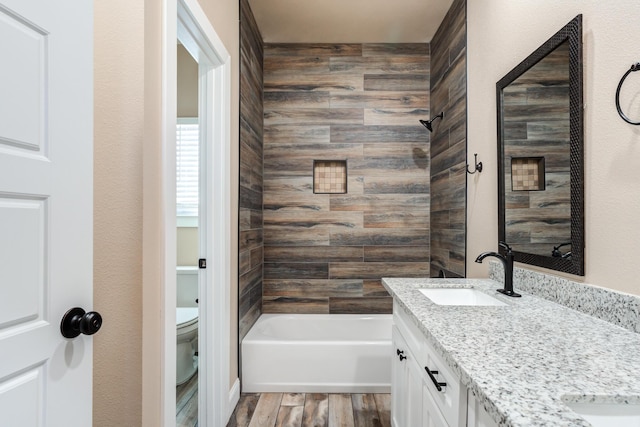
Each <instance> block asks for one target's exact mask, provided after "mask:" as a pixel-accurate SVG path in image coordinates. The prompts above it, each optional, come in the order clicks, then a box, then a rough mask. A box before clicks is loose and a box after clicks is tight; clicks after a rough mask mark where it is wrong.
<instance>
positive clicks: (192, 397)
mask: <svg viewBox="0 0 640 427" xmlns="http://www.w3.org/2000/svg"><path fill="white" fill-rule="evenodd" d="M197 425H198V375H197V374H196V375H194V376H193V377H191V379H190V380H189V381H187V382H186V383H184V384H182V385H179V386H178V387H177V388H176V427H195V426H197Z"/></svg>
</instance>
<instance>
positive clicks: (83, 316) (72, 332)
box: [60, 307, 102, 338]
mask: <svg viewBox="0 0 640 427" xmlns="http://www.w3.org/2000/svg"><path fill="white" fill-rule="evenodd" d="M101 326H102V316H100V313H98V312H97V311H90V312H88V313H86V312H85V311H84V310H83V309H81V308H80V307H74V308H72V309H71V310H69V311H67V312H66V313H65V314H64V316H62V321H61V322H60V332H61V333H62V336H63V337H65V338H75V337H77V336H78V335H80V334H85V335H93V334H95V333H96V332H98V331H99V330H100V327H101Z"/></svg>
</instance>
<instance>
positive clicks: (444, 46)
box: [430, 0, 491, 277]
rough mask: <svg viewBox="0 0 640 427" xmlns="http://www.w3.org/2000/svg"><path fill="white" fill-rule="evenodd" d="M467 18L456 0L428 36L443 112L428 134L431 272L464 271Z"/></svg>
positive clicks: (438, 107) (434, 87)
mask: <svg viewBox="0 0 640 427" xmlns="http://www.w3.org/2000/svg"><path fill="white" fill-rule="evenodd" d="M466 21H467V18H466V1H465V0H455V1H454V2H453V4H452V5H451V8H450V9H449V12H448V13H447V15H446V16H445V18H444V20H443V21H442V24H440V28H439V29H438V31H437V32H436V34H435V36H434V37H433V39H432V40H431V112H432V116H435V115H436V114H439V113H440V112H442V111H444V119H443V120H440V119H437V120H436V121H435V122H433V133H432V134H431V268H430V270H431V276H432V277H438V275H439V273H440V271H443V272H444V273H445V274H446V276H447V277H455V276H459V277H464V276H465V274H466V267H465V263H466V237H465V236H466V192H467V190H466V185H467V184H466V167H465V165H466V153H467V70H466V68H467V60H466V39H467V34H466ZM480 160H482V159H480ZM485 173H487V172H485ZM489 173H491V172H489Z"/></svg>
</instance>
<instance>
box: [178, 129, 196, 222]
mask: <svg viewBox="0 0 640 427" xmlns="http://www.w3.org/2000/svg"><path fill="white" fill-rule="evenodd" d="M198 139H199V138H198V119H197V118H178V122H177V126H176V150H177V153H176V208H177V211H176V215H177V216H178V221H179V222H181V219H182V218H181V217H191V218H196V222H195V224H194V225H195V226H197V217H198V151H199V150H198V148H199V141H198ZM183 222H184V221H183ZM179 225H181V224H179ZM182 225H186V224H182Z"/></svg>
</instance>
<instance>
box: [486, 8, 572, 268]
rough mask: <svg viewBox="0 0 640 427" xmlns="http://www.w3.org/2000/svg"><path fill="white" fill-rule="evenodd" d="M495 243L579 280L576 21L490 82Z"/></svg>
mask: <svg viewBox="0 0 640 427" xmlns="http://www.w3.org/2000/svg"><path fill="white" fill-rule="evenodd" d="M496 86H497V103H498V104H497V106H498V156H499V159H498V168H499V179H498V188H499V197H498V204H499V206H498V219H499V224H498V226H499V227H498V239H499V240H500V241H504V242H506V243H508V244H509V245H510V246H511V247H512V248H513V251H514V255H515V261H517V262H521V263H526V264H532V265H538V266H541V267H546V268H550V269H554V270H558V271H564V272H567V273H572V274H577V275H584V256H583V255H584V221H583V216H584V202H583V199H584V196H583V182H584V174H583V169H584V168H583V136H582V133H583V115H582V114H583V112H582V16H581V15H578V16H577V17H576V18H574V19H573V20H572V21H571V22H569V23H568V24H567V25H566V26H565V27H563V28H562V29H561V30H560V31H558V32H557V33H556V34H554V35H553V36H552V37H551V38H550V39H549V40H547V41H546V42H545V43H544V44H543V45H542V46H540V47H539V48H538V49H536V50H535V51H534V52H533V53H532V54H531V55H529V56H528V57H527V58H525V59H524V60H523V61H522V62H521V63H520V64H518V65H517V66H516V67H515V68H514V69H513V70H512V71H510V72H509V73H508V74H507V75H506V76H505V77H503V78H502V79H501V80H500V81H499V82H498V83H497V85H496Z"/></svg>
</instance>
